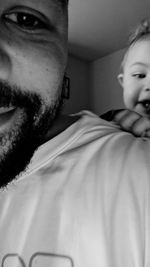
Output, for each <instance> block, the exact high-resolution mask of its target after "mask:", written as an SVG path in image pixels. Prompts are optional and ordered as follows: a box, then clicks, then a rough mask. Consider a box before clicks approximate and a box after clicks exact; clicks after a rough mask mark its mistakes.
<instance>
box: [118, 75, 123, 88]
mask: <svg viewBox="0 0 150 267" xmlns="http://www.w3.org/2000/svg"><path fill="white" fill-rule="evenodd" d="M117 78H118V82H119V84H120V85H121V86H122V87H123V78H124V75H123V73H120V74H118V76H117Z"/></svg>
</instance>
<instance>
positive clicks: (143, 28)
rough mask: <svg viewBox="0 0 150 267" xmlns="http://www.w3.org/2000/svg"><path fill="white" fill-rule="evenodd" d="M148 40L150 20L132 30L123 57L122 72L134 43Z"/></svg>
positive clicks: (149, 36)
mask: <svg viewBox="0 0 150 267" xmlns="http://www.w3.org/2000/svg"><path fill="white" fill-rule="evenodd" d="M147 38H150V19H144V20H142V21H141V23H140V24H139V25H138V26H137V27H136V28H134V30H133V31H132V32H131V33H130V35H129V40H128V44H127V50H126V52H125V55H124V57H123V60H122V63H121V66H120V70H121V72H123V69H124V64H125V61H126V58H127V55H128V52H129V49H130V47H131V46H133V45H134V44H135V43H136V42H138V41H141V40H144V39H147Z"/></svg>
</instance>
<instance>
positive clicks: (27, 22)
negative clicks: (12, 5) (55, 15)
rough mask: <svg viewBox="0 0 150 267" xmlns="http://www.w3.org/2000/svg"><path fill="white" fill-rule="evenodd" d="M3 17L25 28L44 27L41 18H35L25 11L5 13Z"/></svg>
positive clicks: (35, 28)
mask: <svg viewBox="0 0 150 267" xmlns="http://www.w3.org/2000/svg"><path fill="white" fill-rule="evenodd" d="M4 19H5V20H6V21H8V22H12V23H14V24H16V25H18V26H19V27H22V28H24V29H26V30H37V29H42V28H44V27H46V24H45V23H44V22H43V21H42V20H41V19H39V18H37V17H36V16H35V15H33V14H28V13H26V12H14V13H10V14H5V15H4Z"/></svg>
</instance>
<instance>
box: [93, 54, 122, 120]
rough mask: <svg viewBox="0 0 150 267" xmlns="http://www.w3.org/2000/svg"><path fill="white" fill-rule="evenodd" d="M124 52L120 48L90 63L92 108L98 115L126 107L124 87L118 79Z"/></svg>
mask: <svg viewBox="0 0 150 267" xmlns="http://www.w3.org/2000/svg"><path fill="white" fill-rule="evenodd" d="M124 52H125V50H124V49H123V50H119V51H117V52H115V53H113V54H110V55H108V56H106V57H103V58H101V59H98V60H96V61H94V62H92V63H90V65H89V71H90V100H91V102H90V109H91V110H92V111H94V112H95V113H97V114H98V115H101V114H103V113H104V112H106V111H107V110H111V109H117V108H123V107H124V104H123V100H122V88H121V86H120V85H119V83H118V80H117V75H118V73H119V71H120V64H121V61H122V58H123V55H124Z"/></svg>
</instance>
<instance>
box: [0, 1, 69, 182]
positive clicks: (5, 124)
mask: <svg viewBox="0 0 150 267" xmlns="http://www.w3.org/2000/svg"><path fill="white" fill-rule="evenodd" d="M59 1H60V3H59ZM66 61H67V11H66V10H63V9H62V6H61V0H57V1H56V0H0V186H4V185H6V184H7V183H8V182H9V181H11V180H12V179H14V177H15V176H16V175H17V174H19V173H20V172H21V171H23V170H24V169H25V167H26V166H27V164H28V163H29V161H30V158H31V157H32V155H33V153H34V151H35V149H36V148H37V147H38V146H39V145H40V144H41V143H42V142H44V140H45V139H46V138H47V137H46V136H47V134H48V130H49V127H50V126H51V123H52V121H53V119H54V117H55V115H56V113H57V110H58V109H59V106H60V102H61V89H62V81H63V77H64V72H65V68H66Z"/></svg>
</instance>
